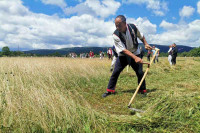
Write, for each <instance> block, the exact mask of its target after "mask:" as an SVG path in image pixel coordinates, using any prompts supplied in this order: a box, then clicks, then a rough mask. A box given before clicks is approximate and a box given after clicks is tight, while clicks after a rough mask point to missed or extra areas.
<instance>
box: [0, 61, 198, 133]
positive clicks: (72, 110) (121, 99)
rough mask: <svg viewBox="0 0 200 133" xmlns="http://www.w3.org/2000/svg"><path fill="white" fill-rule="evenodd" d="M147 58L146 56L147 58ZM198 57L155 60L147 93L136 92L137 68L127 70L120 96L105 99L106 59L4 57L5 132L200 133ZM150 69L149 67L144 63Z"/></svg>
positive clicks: (0, 90)
mask: <svg viewBox="0 0 200 133" xmlns="http://www.w3.org/2000/svg"><path fill="white" fill-rule="evenodd" d="M144 60H145V59H144ZM199 61H200V60H199V58H178V60H177V62H178V63H177V65H176V66H172V67H171V66H169V64H168V62H167V58H160V62H159V63H157V64H153V65H152V66H151V68H150V71H149V73H148V75H147V78H146V82H147V88H148V90H149V93H148V95H147V97H143V96H142V95H137V96H136V99H135V102H134V104H133V105H132V106H133V107H136V108H139V109H142V110H145V113H135V112H130V111H129V110H128V109H127V104H128V102H129V100H130V98H131V97H132V95H133V93H134V91H135V89H136V87H137V77H136V75H135V73H134V72H133V70H131V69H129V72H127V71H126V69H125V70H124V71H123V72H122V74H121V75H120V77H119V80H118V83H117V88H116V90H117V94H116V95H112V96H109V97H107V98H104V99H103V98H102V97H101V94H102V93H104V92H105V91H106V87H107V84H108V81H109V77H110V75H111V73H110V72H109V68H110V63H111V62H110V61H108V60H107V59H104V60H99V59H69V58H45V57H44V58H1V59H0V80H1V84H0V131H1V132H10V131H14V132H59V131H60V132H199V131H200V119H199V118H200V93H199V92H200V80H199V77H200V67H199V66H200V62H199ZM144 69H146V66H144Z"/></svg>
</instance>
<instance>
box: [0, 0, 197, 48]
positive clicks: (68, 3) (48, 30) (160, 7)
mask: <svg viewBox="0 0 200 133" xmlns="http://www.w3.org/2000/svg"><path fill="white" fill-rule="evenodd" d="M119 14H123V15H125V16H126V17H127V21H128V22H129V23H134V24H136V26H137V27H138V29H139V30H140V31H141V32H142V33H143V34H144V35H145V37H146V39H147V41H148V43H150V44H151V43H155V44H160V45H170V44H172V43H174V42H175V43H177V44H178V45H186V46H192V47H198V46H200V37H199V36H200V1H198V0H181V1H180V0H15V1H14V0H13V1H8V0H1V1H0V48H1V47H3V46H9V47H10V48H11V49H13V50H14V49H16V48H17V47H18V45H19V46H20V48H21V50H30V49H59V48H65V47H76V46H79V47H84V46H112V45H113V39H112V33H113V31H114V30H115V26H114V18H115V17H116V16H117V15H119Z"/></svg>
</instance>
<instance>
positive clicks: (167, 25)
mask: <svg viewBox="0 0 200 133" xmlns="http://www.w3.org/2000/svg"><path fill="white" fill-rule="evenodd" d="M159 26H160V27H162V28H163V29H165V30H175V29H177V28H178V25H177V24H173V23H169V22H167V21H165V20H163V21H162V22H161V24H160V25H159Z"/></svg>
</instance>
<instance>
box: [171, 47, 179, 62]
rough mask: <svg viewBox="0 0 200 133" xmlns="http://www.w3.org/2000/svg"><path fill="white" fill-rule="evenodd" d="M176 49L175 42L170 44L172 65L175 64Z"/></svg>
mask: <svg viewBox="0 0 200 133" xmlns="http://www.w3.org/2000/svg"><path fill="white" fill-rule="evenodd" d="M177 53H178V49H177V47H176V44H175V43H174V44H172V65H176V57H177Z"/></svg>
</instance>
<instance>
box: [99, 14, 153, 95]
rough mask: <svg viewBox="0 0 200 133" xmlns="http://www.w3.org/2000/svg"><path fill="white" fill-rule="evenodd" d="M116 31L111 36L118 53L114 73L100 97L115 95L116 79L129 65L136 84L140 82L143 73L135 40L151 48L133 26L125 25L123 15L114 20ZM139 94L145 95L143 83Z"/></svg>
mask: <svg viewBox="0 0 200 133" xmlns="http://www.w3.org/2000/svg"><path fill="white" fill-rule="evenodd" d="M115 26H116V30H115V32H114V34H113V39H114V42H115V43H114V46H115V49H116V51H117V53H118V57H117V60H116V64H115V68H114V71H113V73H112V75H111V77H110V80H109V83H108V87H107V91H106V92H105V93H104V94H103V95H102V97H107V96H109V95H111V94H114V93H115V87H116V84H117V80H118V77H119V75H120V73H121V71H122V70H123V69H124V68H125V67H126V66H127V65H128V64H129V65H130V66H131V67H132V68H133V70H134V71H135V73H136V75H137V78H138V84H139V82H140V81H141V79H142V77H143V75H144V72H143V65H142V63H143V61H142V59H141V57H140V49H139V47H138V41H137V38H139V39H140V40H141V41H142V42H143V43H144V45H145V48H146V49H152V47H151V46H150V45H149V44H148V43H147V41H146V39H145V37H144V36H143V35H142V34H141V33H140V32H139V30H138V29H137V27H136V26H135V25H134V24H127V23H126V18H125V17H124V16H123V15H119V16H117V17H116V19H115ZM139 92H140V93H142V94H146V92H147V91H146V84H145V80H144V81H143V83H142V85H141V87H140V90H139Z"/></svg>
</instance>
